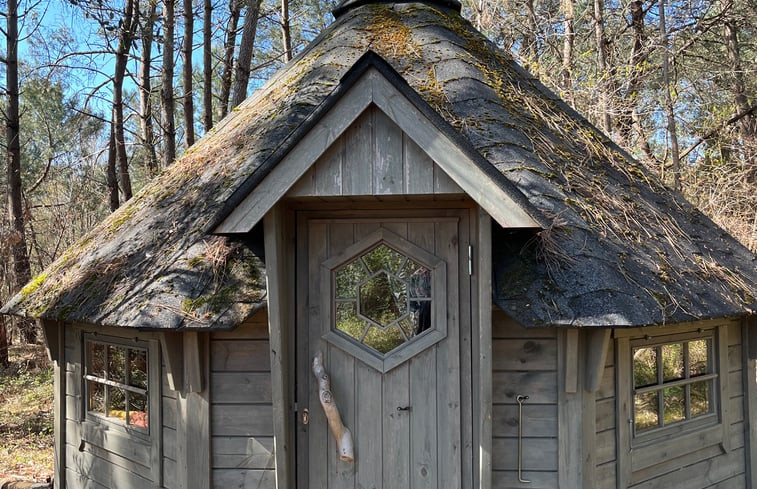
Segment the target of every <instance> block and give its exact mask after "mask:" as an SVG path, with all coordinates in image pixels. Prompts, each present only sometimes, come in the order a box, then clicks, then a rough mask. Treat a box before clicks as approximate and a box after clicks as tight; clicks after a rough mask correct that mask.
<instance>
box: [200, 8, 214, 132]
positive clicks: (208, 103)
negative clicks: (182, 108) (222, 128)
mask: <svg viewBox="0 0 757 489" xmlns="http://www.w3.org/2000/svg"><path fill="white" fill-rule="evenodd" d="M212 36H213V2H212V0H205V1H204V3H203V8H202V79H203V83H202V125H203V128H204V129H205V132H206V133H207V132H208V131H210V130H211V129H212V128H213V65H212V63H213V59H212V57H211V54H212V51H211V48H212V47H213V46H212V44H213V38H212Z"/></svg>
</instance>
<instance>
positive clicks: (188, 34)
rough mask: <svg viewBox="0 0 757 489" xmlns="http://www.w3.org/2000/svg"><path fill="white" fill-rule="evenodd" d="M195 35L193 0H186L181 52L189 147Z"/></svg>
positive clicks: (192, 107)
mask: <svg viewBox="0 0 757 489" xmlns="http://www.w3.org/2000/svg"><path fill="white" fill-rule="evenodd" d="M193 35H194V11H193V9H192V0H184V46H183V49H182V51H181V53H182V58H183V61H184V63H183V65H182V75H183V76H182V78H183V83H182V85H184V98H183V105H184V126H185V127H184V129H185V131H186V140H187V147H190V146H192V145H193V144H194V143H195V129H194V122H195V121H194V119H195V117H194V112H195V111H194V100H193V98H192V41H193Z"/></svg>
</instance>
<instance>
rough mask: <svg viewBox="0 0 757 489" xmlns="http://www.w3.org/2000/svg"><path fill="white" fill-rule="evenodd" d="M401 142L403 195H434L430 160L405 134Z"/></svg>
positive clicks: (431, 161)
mask: <svg viewBox="0 0 757 489" xmlns="http://www.w3.org/2000/svg"><path fill="white" fill-rule="evenodd" d="M402 141H403V144H402V146H403V160H404V165H403V168H404V175H403V178H402V179H403V191H404V193H405V194H408V195H412V194H419V195H420V194H433V193H434V167H435V166H436V165H435V164H434V162H433V160H432V159H431V158H429V156H428V155H427V154H426V153H425V152H424V151H423V150H422V149H421V148H420V146H418V145H417V144H415V141H413V140H412V139H410V137H409V136H408V135H407V134H404V133H403V134H402Z"/></svg>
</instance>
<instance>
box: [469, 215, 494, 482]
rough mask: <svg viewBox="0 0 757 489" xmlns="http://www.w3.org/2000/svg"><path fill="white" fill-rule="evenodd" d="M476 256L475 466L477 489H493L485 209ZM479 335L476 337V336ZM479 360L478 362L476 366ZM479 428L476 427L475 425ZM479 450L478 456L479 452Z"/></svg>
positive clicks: (489, 286) (488, 245) (489, 257)
mask: <svg viewBox="0 0 757 489" xmlns="http://www.w3.org/2000/svg"><path fill="white" fill-rule="evenodd" d="M476 230H477V233H476V235H475V236H476V243H475V244H476V249H477V250H478V253H477V255H476V259H475V263H476V267H475V270H474V277H476V278H475V281H473V285H474V289H473V290H472V291H471V294H470V296H471V302H472V303H473V304H475V305H476V307H477V309H474V312H473V315H472V318H473V325H472V328H471V329H472V330H473V332H474V333H473V334H472V337H473V341H474V343H473V346H472V352H473V354H472V357H473V361H472V362H471V363H472V365H471V378H472V379H478V382H477V384H478V385H476V382H475V380H474V384H473V389H474V396H473V398H474V399H475V400H476V401H477V402H476V403H475V404H474V406H473V411H472V415H471V418H472V420H473V422H474V423H476V422H477V423H478V425H477V428H478V429H477V432H476V433H475V435H476V436H474V438H473V450H474V453H473V460H474V461H475V462H477V463H478V466H477V467H475V466H474V472H473V487H476V488H479V489H491V487H492V453H491V450H492V416H493V412H492V411H493V406H492V377H493V375H492V374H493V372H492V342H493V335H492V326H493V325H492V274H491V269H492V249H491V245H492V242H491V218H490V217H489V214H487V213H486V211H484V210H483V209H482V208H481V207H478V213H477V219H476ZM476 332H477V333H478V335H476V334H475V333H476ZM476 359H478V361H477V362H476ZM474 426H475V425H474ZM476 449H478V453H475V450H476Z"/></svg>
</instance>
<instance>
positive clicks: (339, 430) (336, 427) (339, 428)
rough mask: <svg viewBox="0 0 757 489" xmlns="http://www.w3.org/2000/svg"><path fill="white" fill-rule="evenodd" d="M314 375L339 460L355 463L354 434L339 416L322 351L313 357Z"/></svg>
mask: <svg viewBox="0 0 757 489" xmlns="http://www.w3.org/2000/svg"><path fill="white" fill-rule="evenodd" d="M313 375H314V376H315V378H316V380H317V381H318V398H319V399H320V401H321V406H322V407H323V412H324V413H325V414H326V420H327V421H328V422H329V428H331V433H332V434H333V435H334V439H335V440H336V446H337V449H338V450H339V458H340V459H341V460H342V461H343V462H353V461H354V460H355V450H354V447H353V444H352V433H350V430H349V429H348V428H347V427H346V426H344V423H342V416H341V415H340V414H339V408H338V407H337V405H336V400H335V399H334V394H332V393H331V379H329V375H328V374H327V373H326V369H325V368H323V354H322V353H321V352H320V351H319V352H318V353H317V354H316V355H315V357H313Z"/></svg>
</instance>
